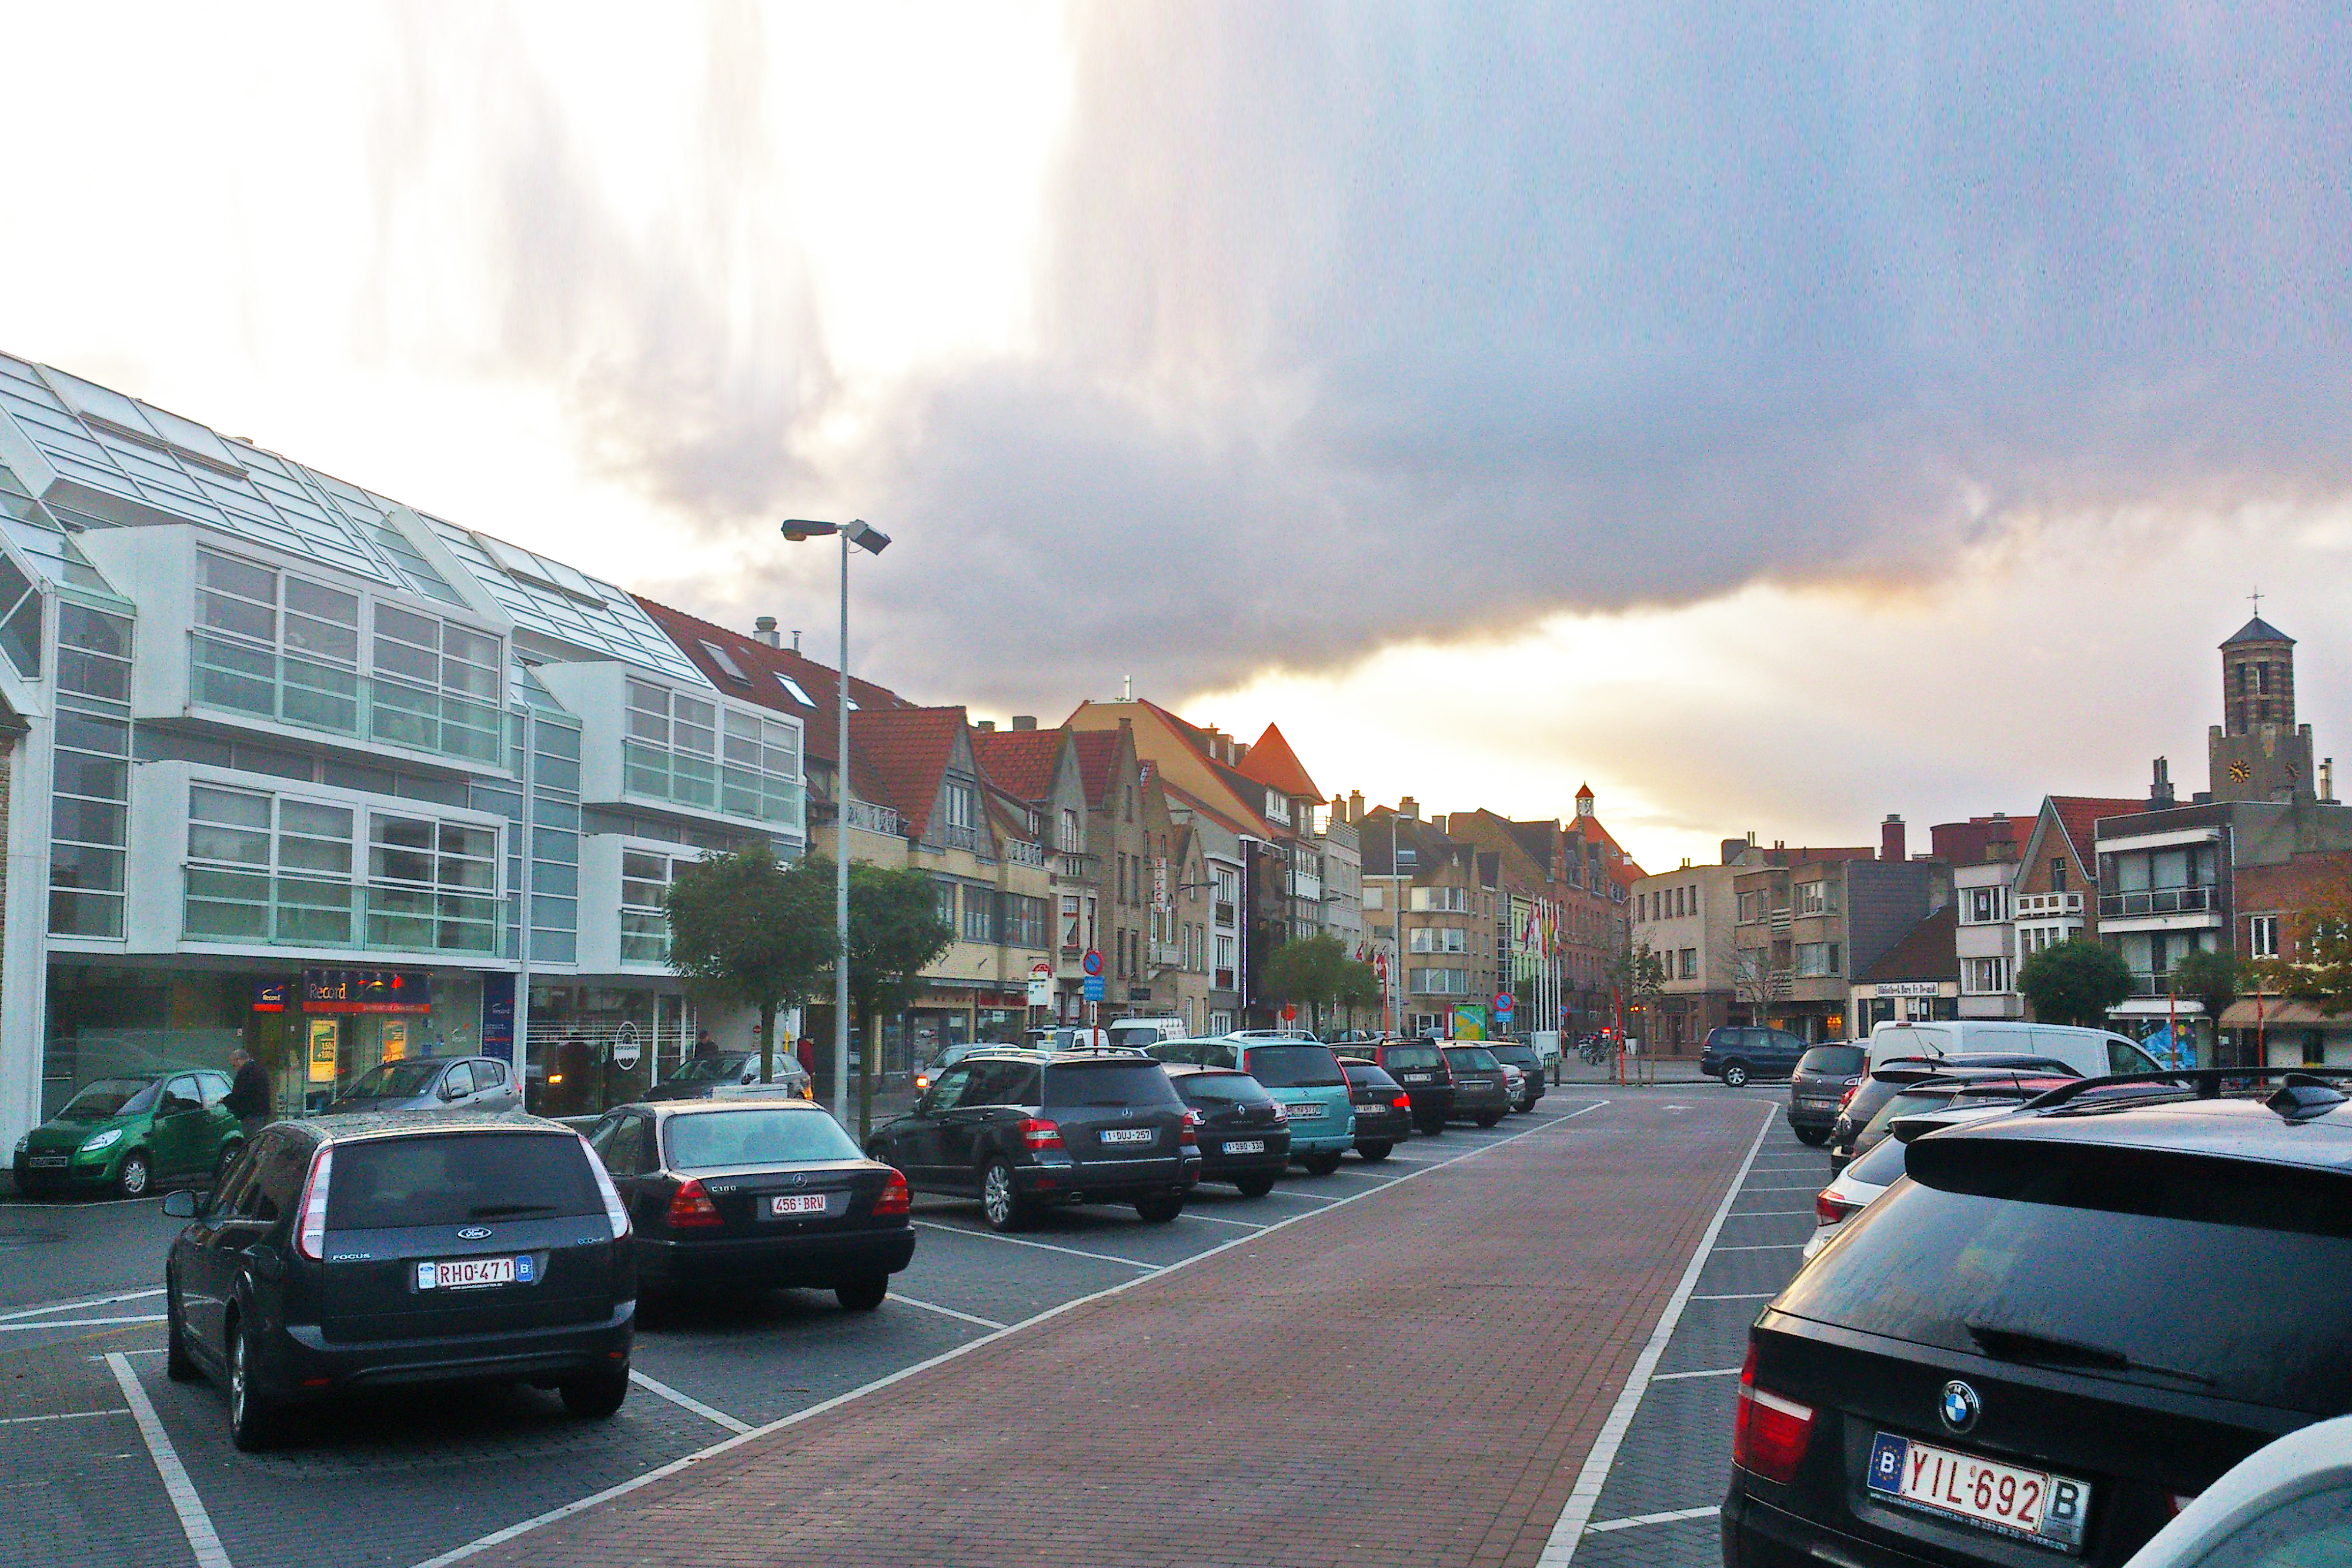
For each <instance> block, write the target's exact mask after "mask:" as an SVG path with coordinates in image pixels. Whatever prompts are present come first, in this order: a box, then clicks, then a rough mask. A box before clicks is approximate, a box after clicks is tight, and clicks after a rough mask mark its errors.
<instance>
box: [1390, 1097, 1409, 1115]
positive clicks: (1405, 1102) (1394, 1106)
mask: <svg viewBox="0 0 2352 1568" xmlns="http://www.w3.org/2000/svg"><path fill="white" fill-rule="evenodd" d="M1389 1109H1390V1110H1391V1111H1410V1110H1412V1095H1410V1094H1400V1095H1398V1096H1397V1097H1396V1098H1395V1099H1393V1100H1391V1101H1390V1102H1389Z"/></svg>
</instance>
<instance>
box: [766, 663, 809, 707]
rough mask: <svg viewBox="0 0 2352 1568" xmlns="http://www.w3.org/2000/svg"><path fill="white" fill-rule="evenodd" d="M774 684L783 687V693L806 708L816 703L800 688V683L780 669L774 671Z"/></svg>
mask: <svg viewBox="0 0 2352 1568" xmlns="http://www.w3.org/2000/svg"><path fill="white" fill-rule="evenodd" d="M776 685H780V686H782V687H783V688H784V695H786V696H788V697H790V698H792V699H793V701H794V702H796V703H798V704H800V705H801V706H803V707H807V708H813V707H814V706H816V703H815V702H814V700H813V699H812V698H811V697H810V696H809V695H808V693H807V692H805V691H803V690H802V688H801V684H800V683H799V682H798V681H796V680H794V679H793V678H792V676H790V675H788V674H784V673H783V672H782V670H779V671H777V672H776Z"/></svg>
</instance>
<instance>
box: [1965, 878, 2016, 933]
mask: <svg viewBox="0 0 2352 1568" xmlns="http://www.w3.org/2000/svg"><path fill="white" fill-rule="evenodd" d="M2008 918H2009V889H2007V888H2005V887H1972V888H1969V889H1968V898H1967V901H1966V902H1965V903H1963V904H1961V905H1960V921H1961V924H1963V925H1997V924H1999V923H2000V922H2001V921H2003V920H2006V919H2008Z"/></svg>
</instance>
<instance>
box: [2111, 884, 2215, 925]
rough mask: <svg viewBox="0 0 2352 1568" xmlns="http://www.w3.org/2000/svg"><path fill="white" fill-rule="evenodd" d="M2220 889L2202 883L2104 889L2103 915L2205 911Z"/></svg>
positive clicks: (2122, 916)
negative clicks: (2124, 890) (2119, 890)
mask: <svg viewBox="0 0 2352 1568" xmlns="http://www.w3.org/2000/svg"><path fill="white" fill-rule="evenodd" d="M2216 891H2217V890H2216V889H2215V888H2213V887H2211V886H2200V887H2151V888H2149V889H2148V890H2147V892H2145V893H2103V894H2100V895H2099V918H2100V919H2102V920H2130V919H2135V918H2140V917H2145V916H2148V915H2202V914H2205V913H2206V912H2207V911H2209V910H2210V909H2211V908H2212V907H2213V904H2214V898H2213V895H2214V894H2215V892H2216Z"/></svg>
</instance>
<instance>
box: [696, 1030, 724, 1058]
mask: <svg viewBox="0 0 2352 1568" xmlns="http://www.w3.org/2000/svg"><path fill="white" fill-rule="evenodd" d="M694 1060H695V1061H718V1060H719V1041H718V1040H716V1039H715V1038H714V1037H713V1036H712V1035H711V1032H710V1029H709V1025H707V1024H706V1025H704V1026H703V1028H702V1029H701V1030H698V1031H697V1032H696V1034H695V1037H694Z"/></svg>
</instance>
